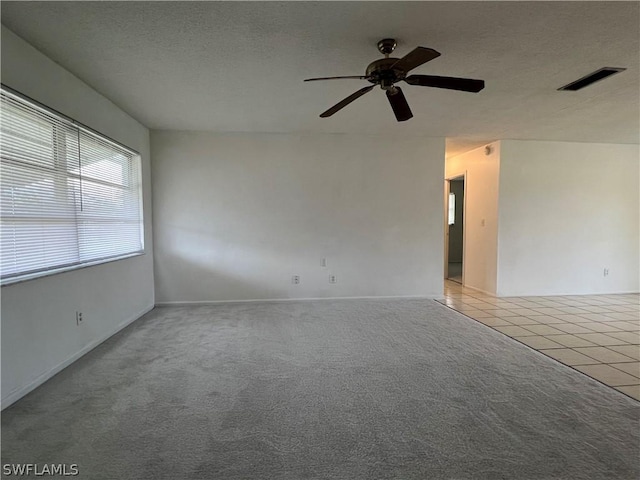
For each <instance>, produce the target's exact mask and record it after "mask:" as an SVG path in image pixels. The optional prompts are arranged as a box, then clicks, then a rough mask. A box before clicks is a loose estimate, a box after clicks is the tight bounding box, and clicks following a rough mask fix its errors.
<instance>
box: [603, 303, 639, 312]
mask: <svg viewBox="0 0 640 480" xmlns="http://www.w3.org/2000/svg"><path fill="white" fill-rule="evenodd" d="M609 308H611V310H612V311H614V312H630V313H636V314H637V313H639V312H640V307H639V306H638V305H611V306H610V307H609Z"/></svg>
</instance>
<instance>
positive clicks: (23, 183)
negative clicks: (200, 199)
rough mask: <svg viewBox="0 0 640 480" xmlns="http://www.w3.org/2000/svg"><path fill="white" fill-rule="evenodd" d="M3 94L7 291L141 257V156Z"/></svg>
mask: <svg viewBox="0 0 640 480" xmlns="http://www.w3.org/2000/svg"><path fill="white" fill-rule="evenodd" d="M0 94H1V103H0V154H1V161H0V168H1V170H0V187H1V198H0V202H1V205H0V242H1V243H0V249H1V256H2V259H1V264H0V274H1V277H2V283H3V284H6V283H11V282H13V281H17V280H23V279H28V278H33V277H36V276H40V275H45V274H49V273H53V272H55V271H58V270H67V269H71V268H77V267H82V266H86V265H88V264H94V263H100V262H103V261H109V260H113V259H117V258H121V257H124V256H129V255H133V254H139V253H142V251H143V224H142V199H141V193H142V192H141V182H140V157H139V155H137V154H136V153H135V152H133V151H131V150H128V149H126V148H123V147H121V146H119V145H117V144H116V143H114V142H113V141H111V140H109V139H107V138H106V137H101V136H100V135H98V134H96V133H94V132H92V131H90V130H88V129H86V128H83V127H82V126H80V125H78V124H75V123H74V122H72V121H70V120H68V119H66V118H64V117H62V116H60V115H57V114H55V113H54V112H50V111H48V110H46V109H44V108H42V107H40V106H38V105H35V104H32V103H30V102H27V101H26V100H24V99H22V98H21V97H19V96H17V95H15V94H13V93H12V92H10V91H7V90H5V89H4V88H3V89H2V91H1V92H0Z"/></svg>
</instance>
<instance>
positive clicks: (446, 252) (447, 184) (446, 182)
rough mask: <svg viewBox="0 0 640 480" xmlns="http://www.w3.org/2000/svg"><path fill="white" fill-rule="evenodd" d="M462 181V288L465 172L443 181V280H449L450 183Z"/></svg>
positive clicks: (465, 235)
mask: <svg viewBox="0 0 640 480" xmlns="http://www.w3.org/2000/svg"><path fill="white" fill-rule="evenodd" d="M460 179H462V181H463V183H464V189H463V198H462V286H464V284H465V283H464V271H465V268H464V266H465V265H466V258H465V255H466V252H467V248H466V245H467V188H468V185H467V170H465V171H464V172H462V173H457V174H455V175H449V176H447V177H445V179H444V278H445V279H447V278H449V193H451V181H452V180H460Z"/></svg>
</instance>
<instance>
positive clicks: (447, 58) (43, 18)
mask: <svg viewBox="0 0 640 480" xmlns="http://www.w3.org/2000/svg"><path fill="white" fill-rule="evenodd" d="M639 5H640V4H639V3H638V2H544V3H543V2H468V3H467V2H408V3H405V2H283V3H280V2H7V1H3V2H2V4H1V8H2V23H3V24H4V25H5V26H7V27H8V28H9V29H10V30H12V31H13V32H15V33H16V34H18V35H19V36H21V37H22V38H24V39H25V40H26V41H28V42H29V43H31V44H32V45H34V46H35V47H36V48H38V49H39V50H40V51H42V52H43V53H44V54H46V55H47V56H48V57H50V58H52V59H53V60H54V61H56V62H57V63H59V64H60V65H62V66H63V67H65V68H67V69H68V70H70V71H71V72H73V73H74V74H76V75H77V76H78V77H80V78H81V79H82V80H84V81H85V82H86V83H88V84H89V85H91V86H92V87H93V88H94V89H96V90H97V91H99V92H101V93H102V94H103V95H105V96H106V97H108V98H109V99H111V100H112V101H113V102H114V103H116V104H117V105H119V106H120V107H121V108H123V109H124V110H125V111H127V112H128V113H129V114H131V115H132V116H133V117H135V118H136V119H138V120H139V121H141V122H142V123H143V124H145V125H146V126H147V127H149V128H152V129H177V130H212V131H225V132H230V131H239V132H247V131H248V132H303V133H304V132H331V133H367V134H382V133H385V134H394V135H426V136H444V137H447V150H448V154H449V155H451V154H456V153H460V152H462V151H464V150H467V149H469V148H470V147H474V146H477V145H481V144H482V143H484V142H487V141H491V140H495V139H501V138H512V139H544V140H569V141H585V142H607V143H611V142H613V143H638V135H639V134H638V132H639V130H640V126H639V112H640V106H639V96H640V94H639V92H640V83H639V76H640V74H639V68H638V64H639V57H640V55H639V53H640V48H639V35H638V32H639V31H640V28H639V19H640V9H639ZM384 37H394V38H396V39H397V40H398V48H397V50H396V54H397V55H396V56H402V55H404V54H405V53H407V52H409V51H410V50H411V49H413V48H414V47H415V46H417V45H422V46H425V47H431V48H434V49H436V50H438V51H439V52H441V54H442V56H440V57H439V58H437V59H435V60H433V61H431V62H429V63H427V64H425V65H423V66H421V67H419V68H417V69H416V70H414V71H413V73H421V74H430V75H447V76H462V77H471V78H480V79H484V80H485V81H486V88H485V89H484V90H483V91H482V92H480V93H478V94H473V93H464V92H455V91H446V90H440V89H435V88H424V87H418V86H409V85H406V86H405V87H404V88H403V90H404V92H405V95H406V97H407V99H408V101H409V103H410V105H411V108H412V110H413V113H414V118H413V119H411V120H409V121H408V122H404V123H397V122H396V121H395V118H394V116H393V114H392V112H391V110H390V107H389V105H388V103H387V100H386V98H385V96H384V94H383V92H382V91H380V90H377V89H376V90H374V91H373V92H371V93H369V94H368V95H365V96H364V97H362V98H360V99H359V100H357V101H356V102H354V103H353V104H351V105H350V106H348V107H347V108H345V109H344V110H342V111H340V112H339V113H337V114H336V115H335V116H333V117H331V118H328V119H321V118H318V114H319V113H320V112H322V111H324V110H325V109H327V108H328V107H330V106H331V105H333V104H335V103H337V102H338V101H339V100H341V99H342V98H344V97H346V96H347V95H349V94H351V93H352V92H354V91H356V90H358V89H359V88H361V87H363V86H365V85H368V83H367V82H365V81H358V80H336V81H327V82H312V83H303V82H302V80H303V79H304V78H308V77H316V76H331V75H361V74H363V72H364V69H365V67H366V65H367V64H368V63H370V62H371V61H373V60H375V59H377V58H380V57H381V55H380V54H379V53H378V51H377V49H376V42H377V41H378V40H379V39H381V38H384ZM604 66H609V67H626V68H627V71H625V72H623V73H621V74H618V75H615V76H613V77H611V78H609V79H606V80H604V81H602V82H600V83H596V84H594V85H592V86H590V87H588V88H586V89H585V90H582V91H579V92H559V91H557V88H558V87H560V86H562V85H564V84H566V83H568V82H570V81H573V80H575V79H577V78H579V77H582V76H584V75H585V74H587V73H590V72H592V71H594V70H596V69H598V68H600V67H604Z"/></svg>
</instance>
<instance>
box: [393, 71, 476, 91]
mask: <svg viewBox="0 0 640 480" xmlns="http://www.w3.org/2000/svg"><path fill="white" fill-rule="evenodd" d="M404 81H405V82H407V83H408V84H409V85H420V86H422V87H436V88H448V89H449V90H461V91H463V92H474V93H477V92H479V91H480V90H482V89H483V88H484V80H474V79H472V78H457V77H436V76H434V75H409V76H408V77H407V78H405V79H404Z"/></svg>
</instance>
